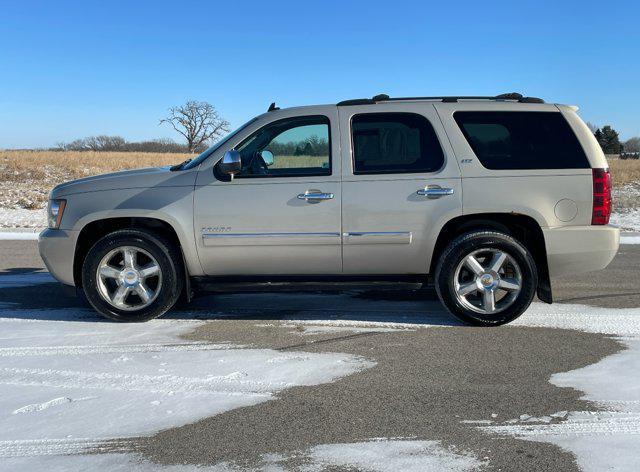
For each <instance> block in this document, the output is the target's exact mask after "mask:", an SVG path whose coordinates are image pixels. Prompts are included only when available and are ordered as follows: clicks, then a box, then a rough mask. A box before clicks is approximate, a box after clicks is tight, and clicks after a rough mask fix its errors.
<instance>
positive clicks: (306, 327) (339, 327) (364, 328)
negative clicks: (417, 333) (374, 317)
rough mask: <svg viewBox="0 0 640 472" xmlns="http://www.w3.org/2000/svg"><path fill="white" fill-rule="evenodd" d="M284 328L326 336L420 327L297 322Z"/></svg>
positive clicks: (343, 321) (345, 321)
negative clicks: (328, 334)
mask: <svg viewBox="0 0 640 472" xmlns="http://www.w3.org/2000/svg"><path fill="white" fill-rule="evenodd" d="M280 326H281V327H282V328H294V329H298V330H300V334H325V333H334V332H345V331H346V332H351V333H354V334H358V333H390V332H394V331H406V330H413V329H416V328H417V327H419V326H420V325H416V324H413V323H382V322H370V321H357V320H295V321H293V322H291V323H285V324H281V325H280Z"/></svg>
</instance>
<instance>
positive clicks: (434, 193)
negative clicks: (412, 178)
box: [416, 185, 453, 198]
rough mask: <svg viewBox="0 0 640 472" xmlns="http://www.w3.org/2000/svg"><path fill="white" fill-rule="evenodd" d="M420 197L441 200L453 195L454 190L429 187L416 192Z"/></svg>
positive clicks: (434, 186) (437, 186) (435, 186)
mask: <svg viewBox="0 0 640 472" xmlns="http://www.w3.org/2000/svg"><path fill="white" fill-rule="evenodd" d="M416 193H417V194H418V195H420V196H423V197H429V198H440V197H444V196H446V195H453V189H452V188H447V187H440V186H439V185H427V186H426V187H425V188H423V189H420V190H418V191H417V192H416Z"/></svg>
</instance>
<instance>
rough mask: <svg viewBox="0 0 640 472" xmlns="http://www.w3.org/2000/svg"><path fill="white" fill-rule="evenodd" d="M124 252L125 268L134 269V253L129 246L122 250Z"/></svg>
mask: <svg viewBox="0 0 640 472" xmlns="http://www.w3.org/2000/svg"><path fill="white" fill-rule="evenodd" d="M122 252H123V254H124V266H125V267H126V268H127V269H135V268H136V253H135V251H134V250H133V249H131V248H130V247H127V248H124V249H123V250H122Z"/></svg>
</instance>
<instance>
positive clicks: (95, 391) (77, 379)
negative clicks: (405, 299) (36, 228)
mask: <svg viewBox="0 0 640 472" xmlns="http://www.w3.org/2000/svg"><path fill="white" fill-rule="evenodd" d="M11 277H12V276H8V277H5V276H1V277H0V286H15V281H14V282H13V284H12V283H11V282H10V281H7V280H5V279H11ZM7 282H9V283H7ZM51 311H54V312H55V313H54V315H53V316H51V315H50V314H49V313H48V312H47V310H11V309H9V308H6V304H5V305H4V306H3V307H2V308H0V323H1V325H2V333H3V335H2V338H0V357H1V358H2V363H0V421H1V422H2V428H0V457H5V458H8V457H13V458H18V459H15V461H17V462H15V464H16V466H18V464H19V466H18V467H17V468H18V469H24V470H26V469H30V470H43V469H45V468H47V469H49V467H47V466H46V464H49V460H44V461H43V456H49V455H61V454H81V453H84V452H87V451H90V450H94V449H96V448H98V449H100V448H101V447H103V446H104V444H105V442H108V443H109V444H110V447H111V446H112V445H113V444H114V441H115V442H116V443H117V442H118V441H126V439H125V440H123V439H117V440H113V439H112V438H126V437H136V436H141V435H148V434H153V433H154V432H156V431H159V430H161V429H165V428H171V427H176V426H180V425H183V424H187V423H191V422H194V421H197V420H199V419H201V418H205V417H209V416H213V415H216V414H219V413H221V412H224V411H228V410H230V409H233V408H239V407H243V406H248V405H254V404H256V403H260V402H264V401H268V400H271V399H273V398H275V396H276V395H277V393H278V392H280V391H282V390H284V389H286V388H289V387H293V386H298V385H316V384H321V383H326V382H331V381H334V380H336V379H338V378H341V377H343V376H346V375H350V374H352V373H354V372H357V371H359V370H362V369H365V368H369V367H372V366H373V365H374V364H373V363H372V362H370V361H367V360H365V359H363V358H361V357H358V356H354V355H349V354H340V353H307V352H305V353H295V352H287V353H283V352H279V351H275V350H271V349H247V348H242V347H241V346H234V345H227V344H208V343H203V342H188V341H184V340H183V339H181V337H180V336H181V335H183V334H185V333H187V332H189V331H190V330H192V329H193V328H195V327H196V326H198V325H200V324H203V322H197V321H188V320H187V321H185V320H178V321H173V320H162V319H160V320H153V321H150V322H147V323H141V324H118V323H111V322H106V321H100V320H99V319H97V318H96V316H95V314H94V313H92V312H91V310H89V309H86V310H84V309H78V310H51ZM12 315H17V316H19V317H14V316H12ZM49 317H51V319H52V320H57V321H52V320H48V319H47V318H49ZM80 400H82V401H80ZM105 412H108V414H107V415H105ZM12 460H13V459H12ZM67 460H68V458H66V457H65V458H60V462H55V461H53V462H52V466H53V464H54V463H57V464H59V465H58V466H57V467H59V468H60V469H61V470H62V469H65V467H64V464H66V468H67V470H68V468H69V467H71V468H73V466H71V465H70V464H72V463H73V461H75V460H84V459H73V461H72V462H67ZM87 460H89V461H94V460H96V461H101V460H103V459H102V458H96V459H87ZM118 460H120V459H118ZM127 461H130V459H127ZM3 463H5V461H4V460H3ZM129 465H131V464H129ZM14 470H15V468H14ZM54 470H55V467H54ZM110 470H112V469H110Z"/></svg>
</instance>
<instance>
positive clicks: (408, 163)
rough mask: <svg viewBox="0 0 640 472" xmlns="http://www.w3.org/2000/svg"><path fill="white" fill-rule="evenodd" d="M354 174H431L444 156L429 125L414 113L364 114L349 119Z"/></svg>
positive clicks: (440, 163)
mask: <svg viewBox="0 0 640 472" xmlns="http://www.w3.org/2000/svg"><path fill="white" fill-rule="evenodd" d="M351 131H352V133H353V156H354V158H353V160H354V163H353V171H354V174H399V173H408V172H433V171H436V170H438V169H440V167H442V164H443V163H444V154H443V152H442V148H441V147H440V143H439V142H438V138H437V137H436V133H435V131H434V129H433V126H431V123H429V121H428V120H427V119H426V118H425V117H424V116H421V115H416V114H414V113H367V114H362V115H355V116H354V117H353V118H352V119H351Z"/></svg>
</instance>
